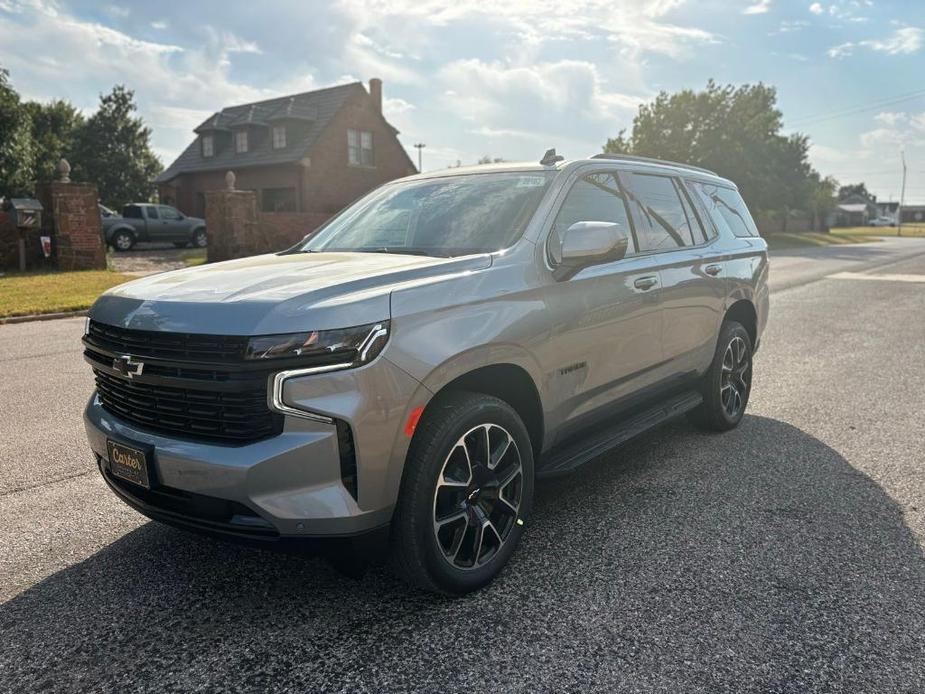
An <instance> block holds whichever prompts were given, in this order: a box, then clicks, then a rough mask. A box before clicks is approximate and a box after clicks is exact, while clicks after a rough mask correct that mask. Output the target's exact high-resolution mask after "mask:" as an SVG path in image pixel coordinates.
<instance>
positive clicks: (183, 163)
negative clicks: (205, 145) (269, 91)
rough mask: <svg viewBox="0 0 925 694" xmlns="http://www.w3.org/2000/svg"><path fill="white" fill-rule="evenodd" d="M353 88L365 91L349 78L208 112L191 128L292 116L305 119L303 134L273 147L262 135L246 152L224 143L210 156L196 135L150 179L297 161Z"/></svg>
mask: <svg viewBox="0 0 925 694" xmlns="http://www.w3.org/2000/svg"><path fill="white" fill-rule="evenodd" d="M357 90H360V91H362V92H364V93H365V91H366V90H365V89H364V87H363V85H362V84H361V83H359V82H353V83H351V84H343V85H339V86H336V87H328V88H327V89H318V90H316V91H313V92H304V93H302V94H294V95H291V96H281V97H277V98H275V99H268V100H267V101H259V102H256V103H253V104H242V105H241V106H231V107H229V108H224V109H222V110H221V111H219V112H218V113H215V114H213V115H211V116H209V117H208V118H207V119H206V120H205V121H203V123H202V124H201V125H199V126H198V127H197V128H195V130H194V132H196V133H205V132H208V131H214V130H229V129H233V128H235V127H241V126H246V125H249V124H254V125H268V124H269V123H271V122H272V121H274V120H280V119H284V118H294V119H298V120H302V121H305V124H306V128H305V133H304V137H302V138H300V139H298V140H296V141H294V142H292V143H291V145H290V146H289V147H286V148H285V149H273V147H272V138H264V139H263V141H262V142H260V143H258V144H256V145H255V146H254V147H253V148H250V149H249V151H247V152H243V153H237V152H235V151H234V147H225V148H223V149H221V150H219V151H216V152H215V154H214V155H213V156H211V157H204V156H202V150H201V148H200V146H199V138H196V139H195V140H193V141H192V142H191V143H190V144H189V146H188V147H187V148H186V149H185V150H184V151H183V153H182V154H181V155H180V156H179V157H177V159H176V161H174V162H173V164H171V165H170V166H168V167H167V168H166V169H165V170H164V172H163V173H161V175H160V176H158V177H157V178H156V179H154V180H155V183H166V182H168V181H170V180H171V179H174V178H176V177H177V176H179V175H180V174H182V173H188V172H192V171H212V170H215V169H232V168H241V167H245V166H264V165H272V164H290V163H295V162H298V161H301V160H302V159H304V158H305V157H306V156H308V153H309V152H310V151H311V148H312V147H313V146H314V144H315V142H316V141H317V139H318V137H319V136H320V135H321V132H322V131H323V130H324V128H325V127H326V126H327V125H328V123H329V122H330V121H331V119H332V118H333V117H334V115H335V114H336V113H337V112H338V111H339V110H340V108H341V106H343V105H344V102H345V101H347V99H349V98H350V97H351V96H353V95H354V94H356V93H357Z"/></svg>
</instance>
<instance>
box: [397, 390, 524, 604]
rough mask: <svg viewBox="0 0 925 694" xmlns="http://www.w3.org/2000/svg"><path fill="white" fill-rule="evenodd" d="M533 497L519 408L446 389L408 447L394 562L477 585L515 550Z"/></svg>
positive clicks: (416, 573)
mask: <svg viewBox="0 0 925 694" xmlns="http://www.w3.org/2000/svg"><path fill="white" fill-rule="evenodd" d="M532 501H533V451H532V448H531V444H530V438H529V435H528V434H527V430H526V427H525V426H524V424H523V422H522V421H521V419H520V417H519V416H518V415H517V413H516V412H515V411H514V409H513V408H512V407H511V406H510V405H508V404H507V403H506V402H504V401H503V400H499V399H498V398H495V397H491V396H488V395H481V394H477V393H452V394H450V395H447V396H442V397H440V399H439V400H438V401H437V402H435V403H432V404H431V405H430V407H429V408H428V411H427V412H426V413H425V418H424V419H423V420H422V422H421V424H420V425H419V428H418V431H417V433H416V434H415V438H414V441H413V442H412V446H411V450H410V451H409V454H408V460H407V462H406V468H405V476H404V478H403V480H402V487H401V494H400V497H399V501H398V507H397V509H396V512H395V520H394V523H393V533H392V544H393V564H394V565H395V567H396V569H397V570H398V572H399V573H400V574H401V575H402V576H403V577H404V578H406V579H407V580H408V581H410V582H411V583H413V584H415V585H417V586H419V587H421V588H424V589H425V590H430V591H435V592H442V593H447V594H450V595H460V594H463V593H467V592H470V591H473V590H477V589H478V588H481V587H482V586H484V585H485V584H487V583H489V582H490V581H491V580H492V579H493V578H494V577H495V576H497V575H498V573H500V571H501V570H502V569H503V568H504V565H505V564H506V563H507V561H508V559H509V558H510V556H511V554H512V553H513V552H514V549H515V547H516V546H517V543H518V541H519V540H520V536H521V534H522V532H523V522H524V519H525V518H526V517H527V515H528V514H529V511H530V507H531V504H532Z"/></svg>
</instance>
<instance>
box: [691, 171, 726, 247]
mask: <svg viewBox="0 0 925 694" xmlns="http://www.w3.org/2000/svg"><path fill="white" fill-rule="evenodd" d="M699 183H700V181H697V180H693V179H684V187H685V189H686V190H687V192H688V197H689V198H690V199H691V200H692V201H693V203H694V207H695V209H696V210H698V212H699V214H700V215H701V218H702V219H704V220H706V221H707V222H709V224H704V225H703V231H704V233H705V234H707V236H708V238H707V243H710V242H711V241H712V240H713V239H715V238H716V237H717V236H719V227H717V226H716V220H715V219H713V215H711V214H710V211H709V210H708V209H707V207H706V205H705V204H704V202H703V199H702V198H701V197H700V194H699V193H697V191H692V190H690V187H691V186H694V185H698V184H699Z"/></svg>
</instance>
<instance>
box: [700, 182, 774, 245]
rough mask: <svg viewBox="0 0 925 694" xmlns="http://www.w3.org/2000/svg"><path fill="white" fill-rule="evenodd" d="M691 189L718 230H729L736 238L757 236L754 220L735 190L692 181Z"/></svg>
mask: <svg viewBox="0 0 925 694" xmlns="http://www.w3.org/2000/svg"><path fill="white" fill-rule="evenodd" d="M691 188H693V189H694V191H696V193H697V194H698V195H699V196H700V199H701V200H702V201H703V204H704V206H705V207H706V208H707V212H708V213H709V215H710V216H711V217H712V218H713V220H714V222H715V223H716V224H717V226H719V227H720V229H729V230H730V231H731V232H732V233H733V234H735V235H736V236H758V227H757V226H756V225H755V220H753V219H752V215H751V213H749V211H748V207H746V206H745V201H744V200H743V199H742V196H741V195H739V192H738V191H737V190H733V189H732V188H724V187H723V186H717V185H714V184H712V183H702V182H701V181H693V182H692V183H691Z"/></svg>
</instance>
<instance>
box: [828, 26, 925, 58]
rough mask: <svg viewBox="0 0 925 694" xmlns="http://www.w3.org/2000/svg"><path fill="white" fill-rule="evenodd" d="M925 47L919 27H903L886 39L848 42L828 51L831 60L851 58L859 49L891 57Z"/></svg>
mask: <svg viewBox="0 0 925 694" xmlns="http://www.w3.org/2000/svg"><path fill="white" fill-rule="evenodd" d="M922 46H925V33H923V31H922V30H921V29H919V28H918V27H902V28H900V29H897V30H896V31H894V32H893V33H892V34H891V35H890V36H888V37H887V38H885V39H865V40H864V41H858V42H857V43H853V42H851V41H848V42H846V43H841V44H839V45H837V46H832V47H831V48H830V49H829V50H828V51H827V53H828V55H829V57H830V58H844V57H845V56H849V55H851V54H852V53H854V51H855V50H856V49H857V48H858V47H864V48H869V49H870V50H872V51H879V52H881V53H887V54H889V55H900V54H910V53H917V52H919V51H920V50H921V49H922Z"/></svg>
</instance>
